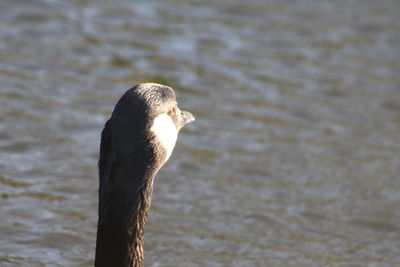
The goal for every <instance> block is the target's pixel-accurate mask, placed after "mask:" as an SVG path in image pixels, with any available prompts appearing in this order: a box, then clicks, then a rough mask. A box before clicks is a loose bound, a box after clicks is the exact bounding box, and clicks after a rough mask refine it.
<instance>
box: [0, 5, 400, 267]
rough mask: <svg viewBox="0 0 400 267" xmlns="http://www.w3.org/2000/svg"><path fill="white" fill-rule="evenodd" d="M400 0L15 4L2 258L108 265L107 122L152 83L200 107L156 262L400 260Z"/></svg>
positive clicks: (1, 189) (6, 26)
mask: <svg viewBox="0 0 400 267" xmlns="http://www.w3.org/2000/svg"><path fill="white" fill-rule="evenodd" d="M399 18H400V2H399V1H397V0H385V1H374V0H354V1H348V0H337V1H330V0H321V1H320V0H303V1H301V0H299V1H286V0H283V1H281V0H279V1H278V0H272V1H263V0H254V1H253V0H250V1H238V0H237V1H194V0H191V1H179V0H158V1H94V0H89V1H88V0H86V1H85V0H31V1H14V0H2V1H1V2H0V81H1V82H0V90H1V91H0V92H1V93H0V112H1V117H0V147H1V154H0V170H1V172H0V196H1V198H0V210H1V216H0V265H1V266H90V265H92V264H93V258H94V246H95V234H96V224H97V188H98V178H97V169H96V163H97V158H98V146H99V135H100V131H101V129H102V127H103V125H104V122H105V121H106V119H107V118H108V117H109V116H110V112H111V111H112V108H113V106H114V104H115V103H116V101H117V99H118V98H119V97H120V96H121V95H122V94H123V92H124V91H125V90H126V89H128V88H130V87H131V86H132V85H133V84H135V83H137V82H143V81H151V82H158V83H163V84H167V85H170V86H172V87H173V88H175V91H176V93H177V96H178V101H179V103H180V106H181V107H182V108H184V109H187V110H190V111H192V112H193V113H194V114H195V116H196V117H197V120H196V122H195V123H193V124H191V125H190V126H189V127H187V128H186V129H184V130H183V131H182V132H181V135H180V138H179V140H178V144H177V146H176V149H175V152H174V154H173V155H172V157H171V159H170V160H169V162H168V164H167V165H166V166H165V167H164V168H163V169H162V171H161V172H160V173H159V175H158V176H157V179H156V181H155V191H154V196H153V205H152V209H151V212H150V217H149V224H148V226H147V229H146V235H145V239H146V242H145V250H146V256H145V257H146V266H189V267H190V266H400V224H399V222H400V180H399V173H400V134H399V133H400V52H399V51H400V50H399V48H400V19H399Z"/></svg>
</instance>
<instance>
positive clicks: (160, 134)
mask: <svg viewBox="0 0 400 267" xmlns="http://www.w3.org/2000/svg"><path fill="white" fill-rule="evenodd" d="M150 130H151V131H152V132H153V133H154V134H155V135H156V137H157V139H158V142H160V144H161V145H162V146H163V147H164V148H165V149H166V150H167V158H166V159H165V161H167V160H168V159H169V157H170V156H171V153H172V150H174V147H175V143H176V139H177V137H178V131H177V129H176V127H175V124H174V122H173V121H172V119H171V118H170V117H169V116H168V115H167V114H166V113H163V114H160V115H158V116H157V117H156V118H155V119H154V121H153V125H152V126H151V128H150Z"/></svg>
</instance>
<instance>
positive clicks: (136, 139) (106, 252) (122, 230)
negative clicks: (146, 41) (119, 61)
mask: <svg viewBox="0 0 400 267" xmlns="http://www.w3.org/2000/svg"><path fill="white" fill-rule="evenodd" d="M194 120H195V118H194V116H193V115H192V114H191V113H190V112H188V111H183V110H180V109H179V107H178V105H177V102H176V96H175V93H174V90H173V89H172V88H170V87H168V86H165V85H161V84H157V83H140V84H137V85H135V86H133V87H132V88H131V89H129V90H128V91H126V93H125V94H123V95H122V97H121V98H120V99H119V101H118V102H117V104H116V105H115V108H114V111H113V112H112V114H111V117H110V118H109V119H108V121H107V122H106V123H105V125H104V128H103V130H102V133H101V142H100V154H99V161H98V168H99V191H98V197H99V207H98V224H97V237H96V252H95V267H103V266H107V267H114V266H116V267H119V266H123V267H127V266H130V267H132V266H135V267H141V266H143V264H144V250H143V245H144V227H145V225H146V221H147V216H148V213H149V209H150V205H151V196H152V192H153V182H154V177H155V175H156V174H157V172H158V171H159V170H160V168H161V167H162V166H163V165H164V163H165V162H166V161H167V160H168V158H169V157H170V155H171V153H172V151H173V149H174V146H175V143H176V140H177V136H178V132H179V130H180V129H181V128H182V127H183V126H184V125H185V124H187V123H190V122H192V121H194Z"/></svg>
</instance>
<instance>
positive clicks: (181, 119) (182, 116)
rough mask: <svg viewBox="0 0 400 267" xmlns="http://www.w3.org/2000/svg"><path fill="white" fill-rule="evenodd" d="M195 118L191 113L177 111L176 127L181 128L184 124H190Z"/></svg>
mask: <svg viewBox="0 0 400 267" xmlns="http://www.w3.org/2000/svg"><path fill="white" fill-rule="evenodd" d="M194 120H195V118H194V116H193V115H192V113H190V112H188V111H184V110H178V124H179V125H178V126H179V128H181V127H183V126H184V125H185V124H188V123H191V122H192V121H194Z"/></svg>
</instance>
